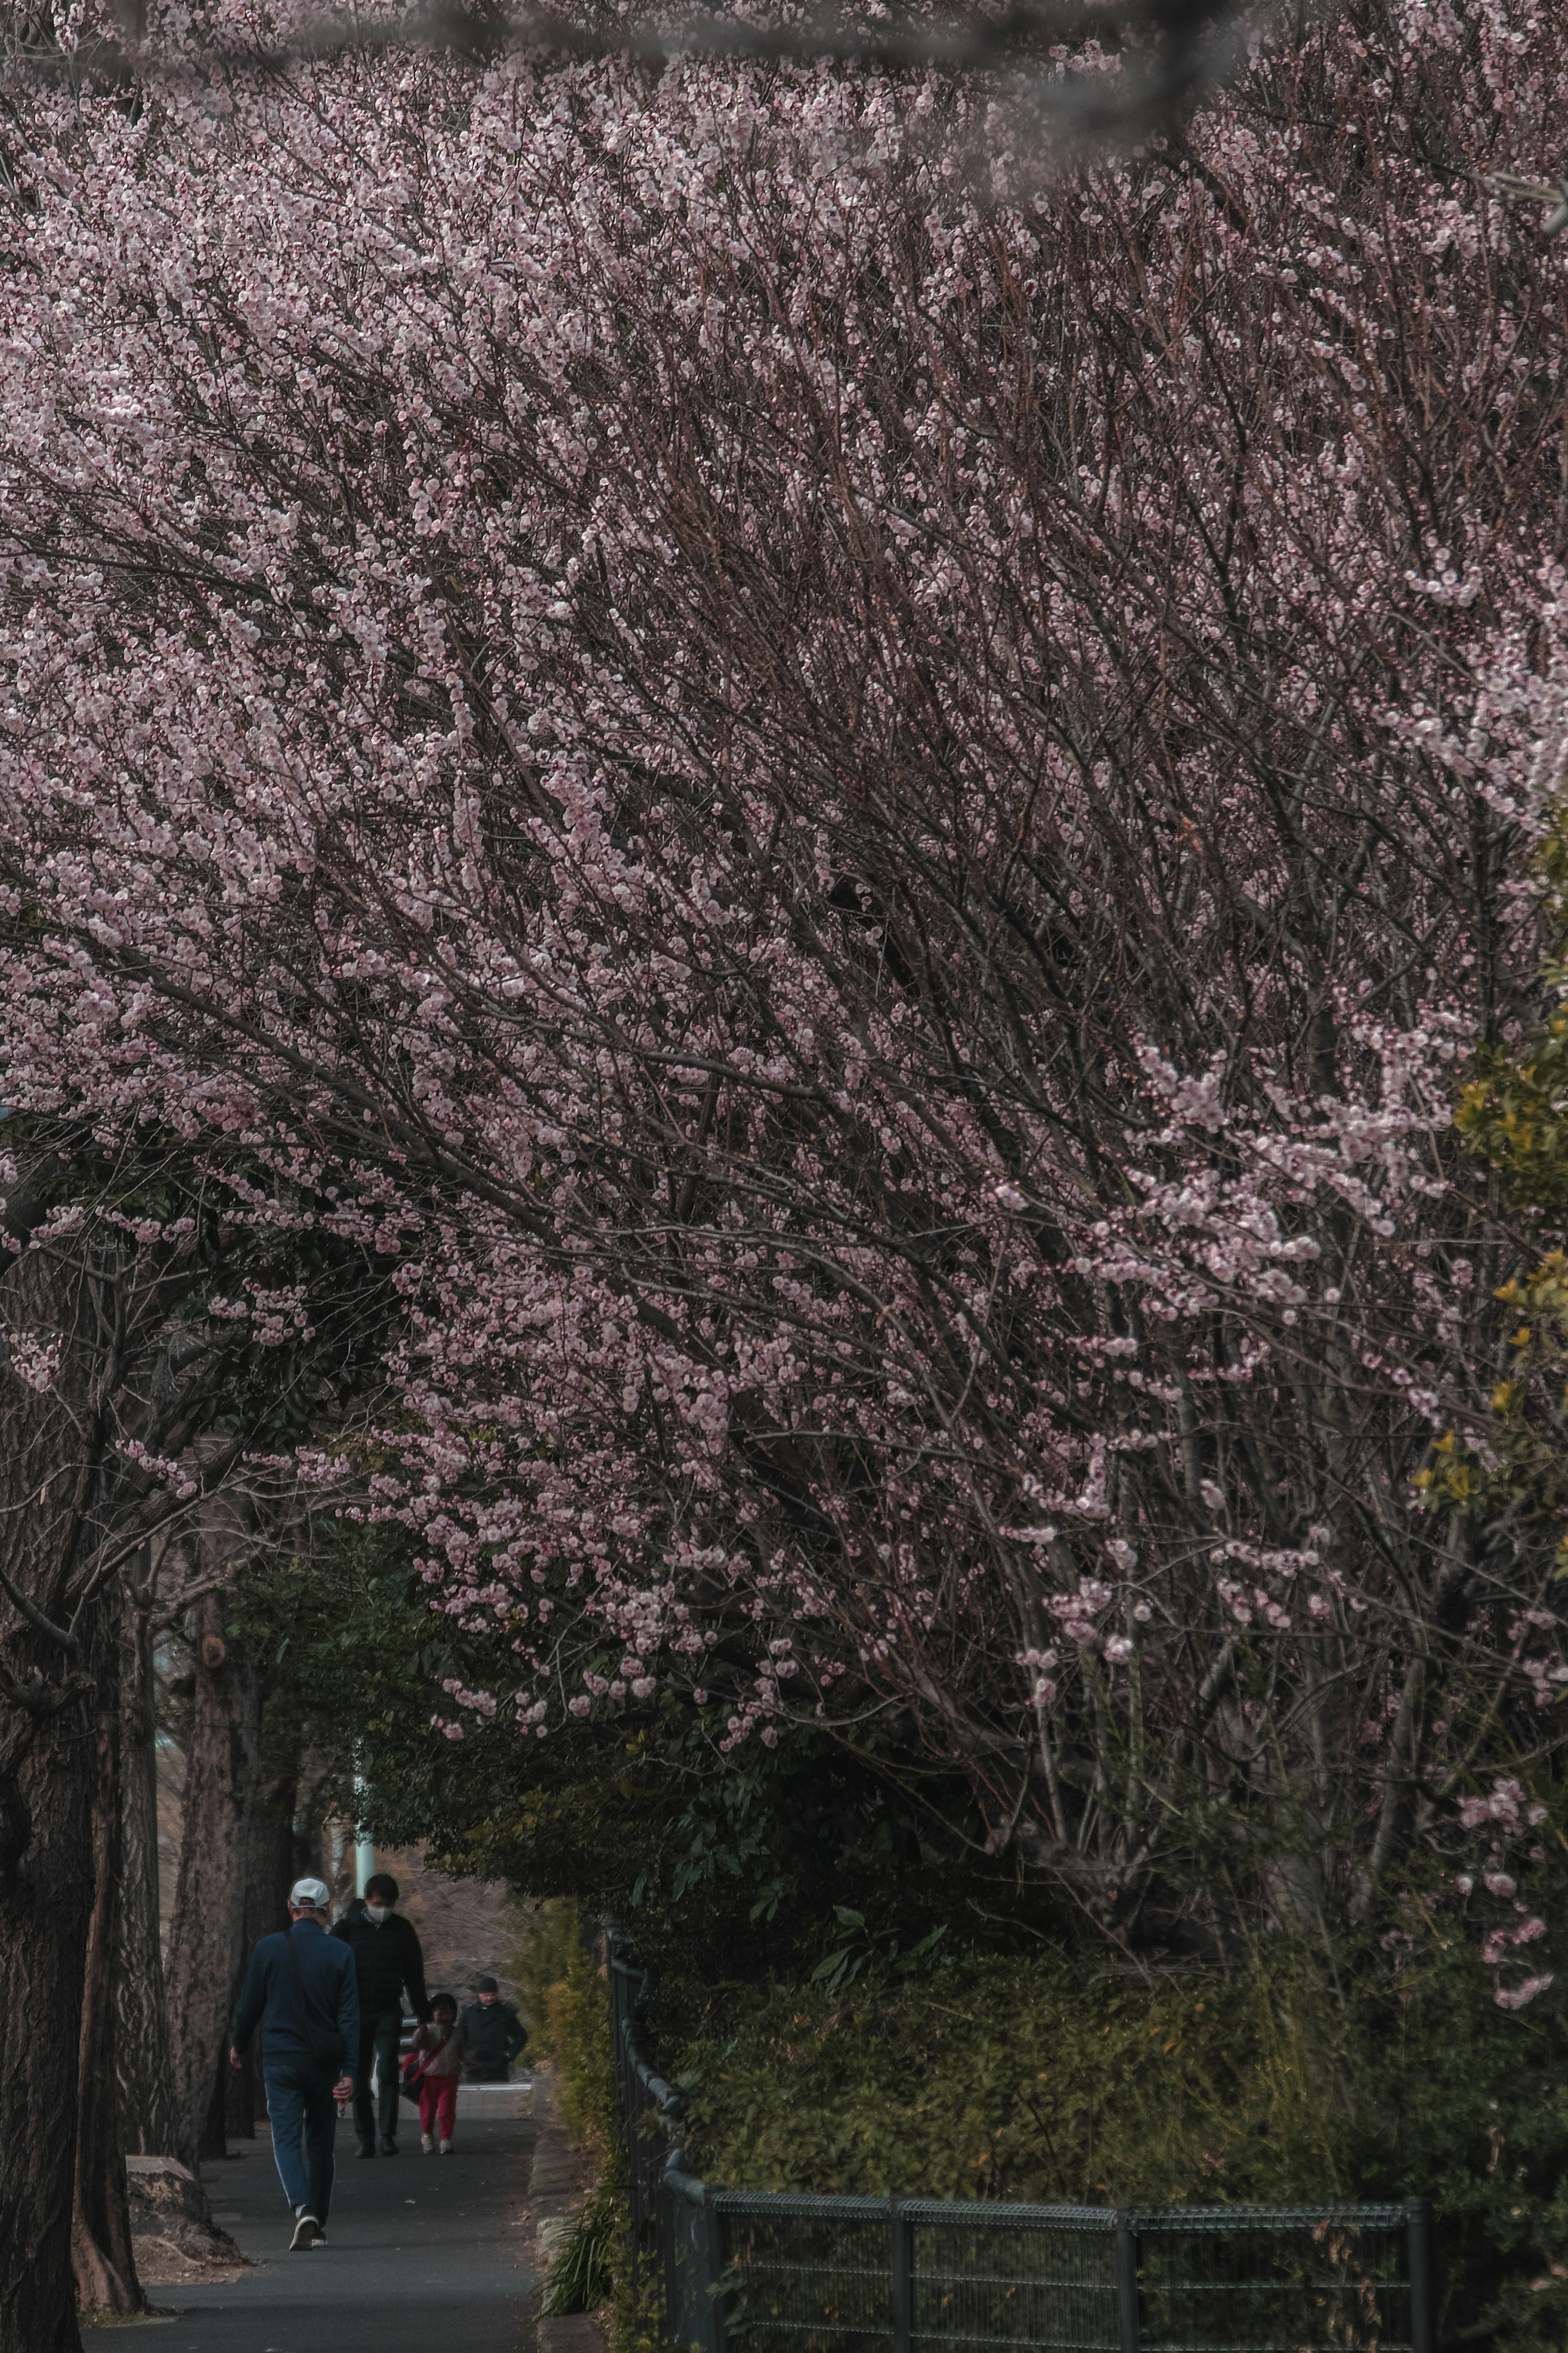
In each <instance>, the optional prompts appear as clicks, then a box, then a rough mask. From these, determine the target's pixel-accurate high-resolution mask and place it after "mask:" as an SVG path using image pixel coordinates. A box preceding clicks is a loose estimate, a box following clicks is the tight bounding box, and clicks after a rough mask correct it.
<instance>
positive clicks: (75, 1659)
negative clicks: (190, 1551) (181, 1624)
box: [0, 1258, 97, 2353]
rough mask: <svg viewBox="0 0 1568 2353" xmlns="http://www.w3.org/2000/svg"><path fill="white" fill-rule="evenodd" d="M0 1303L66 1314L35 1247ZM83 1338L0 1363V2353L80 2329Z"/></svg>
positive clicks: (65, 1324)
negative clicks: (24, 1374)
mask: <svg viewBox="0 0 1568 2353" xmlns="http://www.w3.org/2000/svg"><path fill="white" fill-rule="evenodd" d="M0 1315H3V1318H4V1322H5V1324H6V1326H7V1327H8V1329H9V1330H11V1331H18V1330H20V1331H37V1330H38V1329H40V1328H42V1329H43V1330H44V1331H46V1332H57V1333H58V1332H60V1331H62V1330H64V1331H69V1330H70V1326H71V1323H72V1320H73V1319H72V1316H71V1312H70V1303H69V1301H68V1296H67V1293H66V1288H65V1285H64V1284H63V1282H61V1281H60V1279H59V1276H58V1271H56V1269H55V1268H54V1267H53V1266H52V1264H50V1263H49V1262H47V1261H42V1260H41V1259H34V1258H28V1259H24V1260H21V1261H17V1262H16V1263H15V1264H14V1265H13V1266H12V1267H11V1268H10V1269H9V1270H8V1271H6V1273H5V1276H4V1278H3V1279H0ZM72 1336H73V1338H74V1335H72ZM86 1353H87V1352H86V1351H85V1350H79V1349H78V1348H76V1347H75V1346H74V1345H73V1346H71V1347H70V1348H69V1349H68V1351H67V1352H66V1353H65V1354H64V1356H62V1360H61V1362H60V1364H59V1366H58V1369H57V1373H56V1377H55V1383H54V1386H53V1387H52V1388H50V1389H48V1390H47V1391H45V1392H38V1391H36V1390H34V1389H33V1388H31V1387H29V1386H25V1385H24V1384H23V1382H22V1381H20V1380H19V1379H17V1378H16V1377H15V1376H14V1374H12V1372H11V1371H10V1369H9V1367H8V1366H0V1416H3V1417H4V1424H5V1444H4V1445H3V1446H0V1567H4V1569H5V1574H6V1576H7V1577H8V1578H9V1579H10V1581H11V1583H12V1584H13V1585H14V1586H15V1587H16V1589H17V1590H18V1591H19V1592H20V1593H22V1594H23V1595H24V1596H25V1597H26V1599H27V1601H28V1603H29V1605H30V1606H31V1607H32V1608H33V1609H35V1610H37V1612H39V1613H41V1616H42V1618H43V1620H45V1621H46V1623H45V1625H44V1626H40V1625H38V1624H37V1623H35V1622H29V1621H28V1620H27V1618H26V1615H25V1613H24V1612H22V1611H20V1610H17V1609H15V1608H14V1606H13V1605H12V1604H11V1603H10V1602H9V1601H8V1600H7V1599H5V1598H4V1597H0V2119H3V2120H4V2123H3V2128H0V2353H80V2345H81V2339H80V2337H79V2332H78V2328H77V2317H76V2289H75V2285H74V2284H73V2281H72V2277H71V2208H72V2182H73V2177H74V2174H75V2168H76V2140H77V2126H76V2102H77V2056H78V2044H79V2037H80V2032H81V2016H82V1985H83V1979H84V1976H85V1969H86V1953H87V1935H88V1921H89V1917H90V1915H91V1911H92V1898H93V1850H92V1782H93V1774H94V1771H95V1768H96V1762H97V1759H96V1751H95V1744H94V1741H93V1738H92V1724H91V1714H90V1709H89V1699H88V1694H89V1692H90V1689H91V1682H90V1677H89V1673H88V1672H87V1671H86V1666H85V1662H84V1659H83V1656H82V1654H81V1653H79V1652H78V1651H76V1650H75V1647H74V1642H73V1641H72V1640H71V1638H69V1637H68V1635H67V1638H66V1639H65V1640H62V1639H61V1638H60V1636H61V1634H62V1633H65V1632H66V1630H64V1629H63V1628H61V1619H60V1615H59V1614H58V1613H61V1611H62V1605H63V1603H64V1599H65V1591H66V1582H67V1577H68V1569H69V1563H70V1557H71V1550H72V1546H73V1544H74V1541H75V1537H76V1532H77V1529H78V1527H79V1525H80V1519H81V1514H82V1512H83V1509H84V1507H85V1504H86V1500H87V1492H88V1484H89V1467H90V1466H89V1461H87V1460H86V1459H85V1457H86V1454H87V1447H86V1446H85V1445H84V1442H83V1436H82V1433H83V1430H90V1429H91V1428H92V1422H93V1413H92V1404H91V1399H90V1395H89V1377H88V1371H87V1368H86V1367H85V1366H84V1365H83V1362H82V1358H83V1357H84V1356H85V1355H86ZM50 1626H52V1627H54V1628H56V1629H59V1630H60V1631H59V1632H56V1633H51V1632H50V1631H48V1630H47V1628H48V1627H50ZM85 1631H86V1630H85V1629H84V1628H82V1627H80V1626H79V1628H78V1630H77V1634H78V1637H80V1636H81V1635H82V1634H83V1633H84V1632H85Z"/></svg>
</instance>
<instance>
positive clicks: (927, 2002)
mask: <svg viewBox="0 0 1568 2353" xmlns="http://www.w3.org/2000/svg"><path fill="white" fill-rule="evenodd" d="M736 2025H737V2029H738V2031H732V2032H731V2036H730V2038H729V2041H728V2047H727V2048H722V2049H720V2050H715V2049H713V2048H712V2047H711V2046H710V2045H709V2044H708V2043H706V2042H694V2043H692V2044H690V2045H689V2046H688V2047H687V2048H685V2049H684V2050H682V2052H680V2054H679V2065H680V2068H681V2075H680V2080H681V2083H682V2084H683V2085H684V2086H685V2087H686V2088H687V2092H688V2098H689V2106H690V2112H691V2117H692V2127H693V2143H694V2155H695V2157H696V2158H697V2161H698V2163H699V2165H700V2168H701V2169H702V2170H703V2171H704V2172H707V2173H709V2174H710V2176H711V2178H712V2179H716V2180H720V2181H722V2182H724V2183H725V2184H726V2185H727V2186H730V2187H735V2188H748V2189H822V2190H857V2191H862V2192H867V2193H870V2194H873V2195H876V2196H885V2195H887V2194H888V2193H889V2192H891V2191H894V2190H900V2191H904V2192H907V2193H910V2194H912V2195H918V2196H921V2197H931V2198H953V2199H970V2198H1006V2199H1022V2200H1036V2201H1040V2202H1043V2203H1047V2204H1056V2203H1063V2202H1065V2203H1074V2204H1077V2203H1088V2204H1103V2203H1104V2202H1106V2201H1107V2200H1113V2201H1116V2202H1122V2201H1126V2202H1131V2203H1147V2204H1164V2203H1166V2202H1168V2201H1171V2200H1181V2199H1191V2198H1204V2197H1210V2198H1212V2197H1215V2196H1219V2197H1223V2198H1251V2197H1256V2196H1261V2195H1264V2194H1267V2195H1268V2196H1269V2197H1281V2198H1291V2197H1301V2198H1305V2197H1309V2196H1310V2197H1315V2198H1325V2197H1326V2198H1337V2197H1340V2196H1342V2195H1345V2194H1347V2193H1348V2191H1349V2189H1350V2183H1349V2180H1348V2178H1347V2172H1346V2152H1345V2149H1344V2147H1343V2146H1342V2144H1343V2141H1344V2138H1345V2134H1344V2128H1343V2116H1342V2112H1341V2111H1342V2101H1341V2096H1340V2078H1341V2073H1342V2068H1343V2065H1344V2051H1343V2044H1344V2040H1345V2035H1344V2029H1343V2027H1342V2024H1341V2023H1340V2022H1339V2021H1337V2020H1336V2018H1335V2016H1334V2013H1333V2010H1332V2008H1331V2004H1330V2003H1329V2002H1328V2001H1327V2000H1325V1999H1324V1996H1323V1992H1322V1989H1321V1986H1320V1985H1318V1984H1317V1983H1316V1982H1315V1981H1314V1979H1313V1978H1311V1977H1310V1975H1309V1974H1308V1973H1307V1972H1306V1971H1305V1970H1300V1971H1297V1972H1294V1973H1292V1972H1290V1971H1289V1970H1288V1969H1287V1970H1286V1971H1284V1972H1278V1973H1276V1972H1270V1973H1269V1974H1268V1975H1267V1976H1266V1975H1265V1974H1264V1973H1263V1972H1261V1971H1255V1972H1249V1973H1247V1974H1244V1975H1242V1976H1240V1977H1238V1978H1234V1979H1231V1980H1229V1981H1226V1982H1220V1981H1218V1980H1216V1979H1215V1978H1208V1977H1203V1978H1192V1979H1188V1980H1184V1981H1182V1980H1177V1981H1170V1980H1167V1981H1165V1982H1163V1983H1160V1984H1157V1985H1156V1986H1154V1987H1152V1988H1151V1987H1149V1986H1147V1985H1145V1984H1143V1983H1142V1981H1141V1980H1139V1979H1137V1978H1131V1979H1129V1978H1111V1977H1101V1978H1097V1979H1096V1981H1095V1982H1094V1984H1093V1986H1092V1989H1086V1988H1085V1986H1084V1982H1083V1978H1082V1976H1081V1973H1080V1972H1079V1971H1078V1970H1076V1969H1075V1968H1073V1967H1072V1965H1071V1964H1070V1963H1069V1962H1068V1961H1067V1960H1066V1959H1064V1958H1062V1957H1059V1956H1058V1955H1055V1954H1051V1955H1048V1956H1046V1957H1042V1958H1041V1959H1039V1960H1034V1959H1012V1958H997V1957H988V1958H979V1959H976V1960H974V1961H973V1963H972V1964H969V1965H968V1966H960V1967H954V1968H947V1969H944V1970H942V1971H941V1972H940V1973H939V1974H938V1975H936V1976H935V1977H934V1978H930V1979H928V1980H927V1981H925V1982H924V1983H922V1984H920V1985H918V1986H910V1985H908V1984H906V1983H899V1982H895V1983H881V1984H877V1985H873V1986H871V1987H869V1988H868V1989H865V1990H864V1991H863V1992H862V1991H861V1990H860V1989H858V1988H857V1989H851V1990H850V1991H849V1992H847V1993H845V1994H840V1995H838V1996H837V1997H835V1998H833V1999H826V1998H824V1996H823V1995H822V1994H821V1993H820V1992H819V1991H817V1990H816V1989H812V1988H807V1989H804V1990H801V1989H795V1991H792V1992H789V1993H785V1994H777V1993H775V1994H774V1995H773V1996H772V1997H765V1998H761V1999H758V2000H755V2001H754V2002H753V2003H750V2004H748V2005H746V2006H745V2007H743V2008H742V2010H741V2012H740V2014H739V2017H738V2019H737V2021H736Z"/></svg>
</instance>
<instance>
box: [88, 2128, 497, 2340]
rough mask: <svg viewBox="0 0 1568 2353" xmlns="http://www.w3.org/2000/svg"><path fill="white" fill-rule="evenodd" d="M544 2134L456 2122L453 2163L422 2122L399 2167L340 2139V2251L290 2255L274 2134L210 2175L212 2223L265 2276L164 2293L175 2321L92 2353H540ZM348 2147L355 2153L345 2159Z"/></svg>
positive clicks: (93, 2335) (334, 2240)
mask: <svg viewBox="0 0 1568 2353" xmlns="http://www.w3.org/2000/svg"><path fill="white" fill-rule="evenodd" d="M537 2129H538V2127H537V2126H535V2125H533V2124H532V2123H531V2122H529V2121H526V2120H524V2119H521V2118H520V2119H515V2120H512V2119H508V2120H505V2121H500V2120H498V2121H496V2122H494V2123H491V2122H489V2121H486V2122H483V2123H479V2122H474V2121H470V2119H469V2118H468V2117H467V2116H461V2115H460V2116H459V2118H458V2133H457V2139H456V2144H455V2147H454V2149H453V2153H452V2155H451V2156H450V2157H424V2156H422V2155H421V2154H420V2149H419V2134H418V2128H417V2126H416V2127H415V2129H414V2131H413V2132H412V2134H410V2133H409V2132H408V2130H407V2128H406V2126H405V2129H404V2132H403V2136H402V2138H401V2141H400V2143H399V2147H400V2148H401V2151H402V2154H401V2155H400V2156H398V2157H396V2158H382V2157H378V2158H374V2159H372V2160H371V2161H370V2162H369V2163H368V2164H367V2163H364V2162H363V2161H361V2160H360V2159H358V2158H355V2156H354V2154H353V2131H352V2128H350V2129H348V2130H342V2129H340V2132H339V2135H338V2178H337V2186H336V2188H335V2189H333V2191H332V2211H331V2221H329V2223H328V2226H327V2237H328V2244H327V2245H326V2246H324V2247H320V2248H317V2249H316V2250H315V2251H314V2252H313V2253H310V2254H308V2255H291V2254H289V2253H288V2245H289V2229H290V2227H291V2226H290V2223H289V2211H288V2208H287V2207H286V2206H285V2204H284V2202H283V2192H282V2190H281V2189H280V2188H279V2182H278V2176H277V2173H276V2171H275V2170H274V2168H273V2165H272V2154H271V2150H270V2148H269V2147H268V2141H267V2137H266V2133H265V2129H263V2130H262V2131H260V2132H258V2136H257V2139H256V2142H255V2145H254V2147H252V2148H251V2149H249V2150H248V2151H247V2156H246V2159H245V2161H244V2162H243V2163H237V2162H230V2163H229V2164H226V2165H225V2166H222V2167H218V2166H216V2165H215V2166H210V2167H208V2168H206V2172H205V2180H206V2184H207V2192H208V2195H209V2197H210V2198H211V2200H212V2202H213V2211H214V2214H215V2217H216V2219H217V2220H218V2221H221V2222H222V2224H223V2226H224V2227H225V2229H226V2230H227V2231H229V2232H231V2233H232V2234H233V2236H234V2237H235V2238H236V2239H237V2240H238V2242H239V2243H240V2245H241V2247H242V2248H243V2249H244V2250H245V2253H247V2255H250V2256H252V2257H253V2258H254V2259H255V2261H256V2266H257V2267H256V2269H255V2270H254V2271H253V2272H247V2274H245V2277H244V2278H243V2279H242V2280H237V2281H235V2282H234V2283H233V2284H231V2285H229V2286H226V2287H187V2288H162V2289H154V2290H153V2303H154V2304H157V2305H162V2306H174V2307H175V2309H176V2315H177V2316H176V2317H175V2318H174V2319H173V2320H158V2321H152V2322H148V2321H142V2322H136V2323H132V2325H131V2326H130V2327H119V2328H94V2329H90V2330H89V2331H87V2332H86V2333H85V2334H84V2337H83V2343H84V2345H85V2346H86V2347H87V2348H88V2353H100V2349H101V2353H131V2348H132V2347H133V2346H145V2347H146V2348H147V2353H321V2347H322V2346H328V2347H330V2348H331V2353H387V2348H390V2347H392V2346H403V2345H409V2346H415V2345H422V2346H428V2347H430V2348H433V2353H529V2348H531V2347H532V2344H533V2330H532V2326H531V2322H530V2321H529V2320H528V2318H527V2317H526V2316H525V2313H524V2299H525V2298H526V2296H527V2295H528V2291H529V2289H530V2288H531V2286H532V2284H533V2278H534V2274H533V2273H532V2271H531V2269H530V2268H529V2267H528V2265H527V2263H525V2261H524V2253H525V2251H526V2252H527V2253H531V2252H532V2244H533V2242H532V2236H531V2232H530V2230H529V2229H528V2228H527V2226H526V2222H525V2215H526V2204H525V2200H526V2193H527V2189H528V2174H529V2165H530V2161H531V2153H532V2148H533V2141H534V2137H535V2134H536V2132H537ZM345 2143H346V2154H345Z"/></svg>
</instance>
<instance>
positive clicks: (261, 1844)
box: [226, 1743, 299, 2140]
mask: <svg viewBox="0 0 1568 2353" xmlns="http://www.w3.org/2000/svg"><path fill="white" fill-rule="evenodd" d="M268 1745H270V1744H269V1743H268ZM297 1788H298V1766H297V1764H296V1763H295V1761H294V1760H293V1759H292V1758H289V1759H288V1760H287V1761H285V1762H283V1763H279V1761H278V1760H277V1759H276V1758H272V1759H270V1760H268V1764H267V1765H266V1766H265V1767H264V1768H263V1772H262V1778H261V1781H260V1784H259V1786H258V1789H257V1792H256V1803H255V1805H254V1806H253V1807H252V1808H251V1813H250V1834H249V1837H248V1839H247V1841H246V1862H245V1919H244V1929H243V1934H242V1936H241V1938H240V1955H239V1968H240V1971H241V1972H243V1970H244V1967H245V1963H246V1961H247V1959H248V1957H249V1955H250V1949H251V1947H252V1946H253V1945H254V1944H255V1943H256V1942H257V1940H258V1938H259V1937H262V1936H270V1935H271V1934H272V1932H273V1930H274V1929H276V1928H286V1927H287V1926H288V1925H289V1888H290V1887H291V1886H292V1885H293V1883H294V1881H295V1879H296V1878H297V1877H298V1876H299V1874H298V1873H296V1872H295V1870H294V1799H295V1793H296V1789H297ZM226 2073H227V2094H228V2097H227V2106H226V2126H227V2130H228V2132H229V2133H230V2134H231V2135H232V2136H233V2137H235V2138H236V2139H241V2140H251V2139H254V2137H255V2135H256V2120H257V2117H258V2116H260V2115H261V2114H262V2113H263V2106H262V2092H261V2071H260V2065H259V2053H258V2046H257V2043H256V2042H255V2041H254V2040H253V2041H252V2042H251V2045H250V2048H249V2050H248V2051H247V2052H246V2053H245V2064H244V2065H243V2067H240V2068H238V2069H235V2068H232V2067H231V2068H229V2069H228V2070H227V2071H226Z"/></svg>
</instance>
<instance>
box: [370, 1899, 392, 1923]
mask: <svg viewBox="0 0 1568 2353" xmlns="http://www.w3.org/2000/svg"><path fill="white" fill-rule="evenodd" d="M391 1910H392V1906H391V1905H390V1904H367V1905H365V1907H364V1916H365V1918H366V1919H367V1920H374V1922H375V1925H376V1926H377V1927H378V1928H379V1927H380V1926H381V1924H382V1922H383V1921H384V1919H385V1918H386V1916H387V1915H388V1914H389V1913H390V1911H391Z"/></svg>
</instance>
